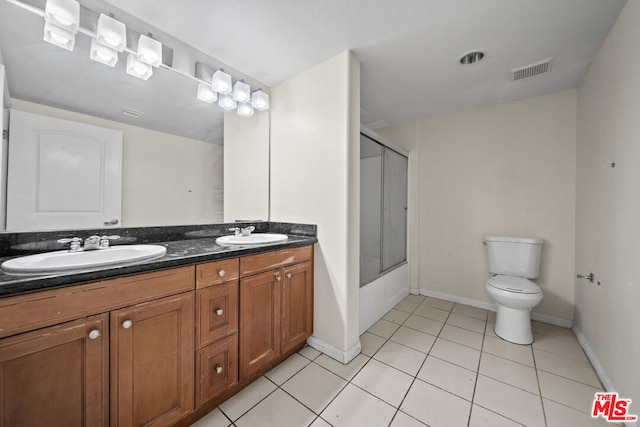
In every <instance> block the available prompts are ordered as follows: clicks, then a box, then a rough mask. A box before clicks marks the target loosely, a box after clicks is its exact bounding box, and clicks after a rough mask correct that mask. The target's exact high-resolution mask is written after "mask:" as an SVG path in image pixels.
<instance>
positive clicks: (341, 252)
mask: <svg viewBox="0 0 640 427" xmlns="http://www.w3.org/2000/svg"><path fill="white" fill-rule="evenodd" d="M359 112H360V66H359V62H358V61H357V59H356V58H355V56H354V55H353V54H351V53H350V52H344V53H342V54H340V55H338V56H336V57H334V58H332V59H330V60H327V61H325V62H323V63H321V64H319V65H316V66H314V67H313V68H311V69H309V70H306V71H304V72H302V73H300V74H298V75H296V76H294V77H293V78H291V79H289V80H287V81H285V82H283V83H281V84H279V85H277V86H275V87H273V88H272V91H271V191H270V192H271V207H270V219H271V220H272V221H285V222H307V223H312V224H317V225H318V241H319V242H318V244H317V245H316V248H315V277H314V281H315V282H314V284H315V307H314V333H313V337H312V338H313V339H312V340H311V341H312V342H314V343H315V344H318V345H319V346H321V345H326V347H324V348H323V351H326V352H327V353H328V354H329V353H331V354H330V355H331V356H333V357H335V358H337V359H343V361H344V360H347V359H350V358H351V357H353V356H355V353H357V351H359V346H360V344H359V338H358V290H359V287H358V258H359V237H358V235H359V217H360V211H359V199H360V198H359V184H360V183H359V179H360V138H359V131H360V123H359V117H360V113H359Z"/></svg>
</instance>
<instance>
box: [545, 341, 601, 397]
mask: <svg viewBox="0 0 640 427" xmlns="http://www.w3.org/2000/svg"><path fill="white" fill-rule="evenodd" d="M533 356H534V358H535V360H536V368H537V369H538V370H542V371H546V372H549V373H552V374H556V375H559V376H561V377H565V378H569V379H570V380H574V381H578V382H581V383H584V384H588V385H591V386H593V387H597V388H601V387H602V385H601V384H600V380H599V379H598V377H597V376H596V373H595V371H594V370H593V368H592V367H591V365H590V364H589V363H585V362H580V361H578V360H575V359H569V358H567V357H562V356H558V355H557V354H553V353H548V352H546V351H542V350H538V349H533Z"/></svg>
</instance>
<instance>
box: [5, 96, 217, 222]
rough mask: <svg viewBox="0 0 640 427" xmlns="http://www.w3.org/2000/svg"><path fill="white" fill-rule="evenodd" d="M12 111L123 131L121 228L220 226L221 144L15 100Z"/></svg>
mask: <svg viewBox="0 0 640 427" xmlns="http://www.w3.org/2000/svg"><path fill="white" fill-rule="evenodd" d="M12 108H15V109H18V110H22V111H27V112H31V113H37V114H43V115H47V116H51V117H57V118H61V119H67V120H74V121H77V122H81V123H88V124H92V125H96V126H102V127H105V128H110V129H118V130H121V131H122V132H123V152H122V157H123V158H122V183H123V184H122V185H123V188H122V226H123V227H138V226H149V225H182V224H204V223H212V222H220V221H222V199H223V184H222V161H223V160H222V146H221V145H217V144H211V143H207V142H201V141H196V140H193V139H189V138H183V137H179V136H175V135H170V134H167V133H162V132H156V131H153V130H149V129H144V128H141V127H136V126H131V125H127V124H123V123H118V122H114V121H110V120H105V119H100V118H97V117H92V116H87V115H84V114H78V113H74V112H70V111H66V110H61V109H59V108H52V107H47V106H44V105H39V104H33V103H30V102H26V101H21V100H18V99H13V100H12Z"/></svg>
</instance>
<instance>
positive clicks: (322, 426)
mask: <svg viewBox="0 0 640 427" xmlns="http://www.w3.org/2000/svg"><path fill="white" fill-rule="evenodd" d="M309 427H331V424H329V423H328V422H326V421H325V420H323V419H322V418H320V417H318V418H316V419H315V421H314V422H312V423H311V425H310V426H309Z"/></svg>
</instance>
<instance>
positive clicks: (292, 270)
mask: <svg viewBox="0 0 640 427" xmlns="http://www.w3.org/2000/svg"><path fill="white" fill-rule="evenodd" d="M204 240H206V241H207V243H206V244H207V245H210V243H209V240H210V239H203V241H204ZM315 241H316V240H315V237H308V238H298V239H294V240H290V241H289V242H287V243H285V244H277V245H272V246H268V245H263V246H260V247H250V248H244V249H243V248H235V249H232V250H222V249H221V251H222V252H220V251H213V252H207V253H201V254H200V255H199V256H187V257H184V256H182V257H180V256H179V255H176V254H175V250H174V251H173V252H172V246H171V245H170V244H169V245H167V246H168V251H167V256H165V257H164V258H166V259H165V261H164V262H166V263H168V264H176V263H179V264H181V265H179V266H172V267H170V268H161V269H158V265H162V262H163V261H162V259H161V260H158V261H156V262H150V263H148V264H147V265H149V266H150V267H148V269H149V270H153V271H147V272H144V271H142V272H136V273H134V274H124V275H122V274H119V275H116V277H109V278H104V279H101V280H94V281H81V282H78V283H75V282H73V278H72V277H71V278H70V277H66V278H65V279H64V280H67V281H70V282H69V283H67V284H65V285H64V286H55V287H50V288H49V287H47V286H46V285H45V284H44V283H45V282H46V280H44V279H34V280H35V282H37V283H39V285H38V286H42V289H41V290H37V289H36V290H32V291H31V292H26V293H25V292H20V293H18V294H12V295H7V296H4V297H2V298H0V365H2V370H1V371H0V372H1V373H2V374H0V383H1V384H0V385H1V388H0V401H1V402H0V419H1V420H2V421H3V422H4V424H3V425H21V426H23V425H24V426H28V425H60V426H73V425H86V426H107V425H114V426H115V425H119V426H125V425H126V426H139V425H148V424H153V425H158V426H160V425H163V426H164V425H188V424H190V423H191V422H193V421H195V420H196V419H198V418H200V417H202V416H203V415H205V414H206V413H208V412H209V411H211V410H212V409H214V408H215V407H217V406H218V405H219V404H220V403H222V402H223V401H224V400H226V399H228V398H229V397H230V396H232V395H234V394H235V393H237V392H238V391H240V390H241V389H242V388H244V387H245V386H247V385H248V384H250V383H251V382H252V381H254V380H255V379H256V378H258V377H259V376H260V375H262V374H263V373H265V372H266V371H268V370H269V369H271V368H272V367H273V366H275V365H277V364H278V363H280V362H281V361H283V360H284V359H286V358H287V357H288V356H289V355H291V354H292V353H294V352H295V351H297V350H299V349H300V348H301V347H303V346H304V344H305V342H306V339H307V338H308V337H309V336H310V335H311V332H312V329H313V243H314V242H315ZM189 242H190V244H191V246H194V241H189ZM175 245H178V243H176V244H174V246H175ZM196 246H197V245H196ZM246 252H248V254H246V255H245V254H244V253H246ZM190 255H193V254H190ZM144 265H145V264H144V263H143V264H142V266H139V265H138V266H135V268H136V269H142V268H143V267H144ZM124 271H127V270H126V269H124ZM103 273H104V272H103ZM84 274H86V273H84ZM94 274H100V271H97V272H94ZM111 274H113V273H111ZM72 276H73V275H72ZM77 277H85V276H83V274H78V275H77ZM52 279H53V280H52V283H56V280H57V281H59V280H61V279H60V278H59V277H53V278H52ZM3 280H4V281H5V283H9V285H10V284H11V282H10V281H9V279H7V278H3ZM16 280H17V279H16ZM21 280H23V279H21ZM23 282H24V280H23ZM27 283H29V282H28V280H27ZM23 285H24V286H27V285H25V284H24V283H23ZM32 286H34V285H32Z"/></svg>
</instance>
